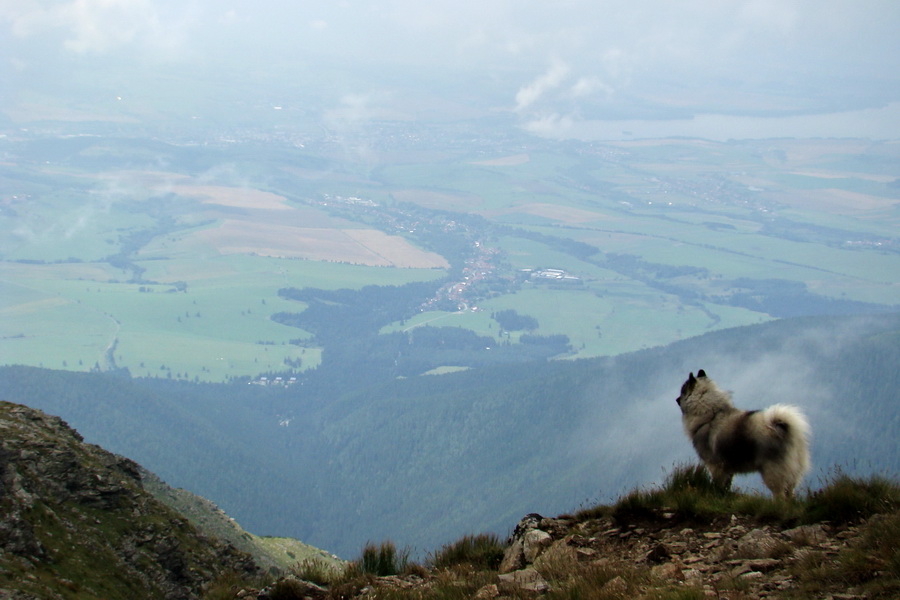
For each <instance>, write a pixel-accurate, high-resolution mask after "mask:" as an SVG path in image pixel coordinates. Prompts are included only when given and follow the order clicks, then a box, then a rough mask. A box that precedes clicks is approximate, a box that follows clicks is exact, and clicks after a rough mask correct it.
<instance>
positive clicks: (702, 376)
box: [697, 369, 706, 379]
mask: <svg viewBox="0 0 900 600" xmlns="http://www.w3.org/2000/svg"><path fill="white" fill-rule="evenodd" d="M697 379H706V371H704V370H703V369H700V370H699V371H697Z"/></svg>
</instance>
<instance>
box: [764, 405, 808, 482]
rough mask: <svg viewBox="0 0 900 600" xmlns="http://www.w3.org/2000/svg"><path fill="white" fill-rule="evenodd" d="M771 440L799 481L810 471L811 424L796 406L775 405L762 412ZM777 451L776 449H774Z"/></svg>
mask: <svg viewBox="0 0 900 600" xmlns="http://www.w3.org/2000/svg"><path fill="white" fill-rule="evenodd" d="M760 417H761V419H762V421H763V422H764V423H765V427H766V429H767V431H768V433H769V436H768V437H769V438H770V440H772V441H773V442H775V444H776V445H777V450H779V451H780V453H783V454H782V456H783V457H784V464H785V466H788V467H789V469H790V470H791V471H793V472H794V473H795V475H796V477H797V480H798V481H799V479H800V478H802V477H803V475H804V474H805V473H806V472H807V471H808V470H809V434H810V428H809V422H808V421H807V420H806V416H805V415H804V414H803V412H802V411H801V410H800V409H799V408H797V407H796V406H790V405H788V404H774V405H772V406H770V407H769V408H767V409H765V410H763V411H761V414H760ZM773 449H775V448H773Z"/></svg>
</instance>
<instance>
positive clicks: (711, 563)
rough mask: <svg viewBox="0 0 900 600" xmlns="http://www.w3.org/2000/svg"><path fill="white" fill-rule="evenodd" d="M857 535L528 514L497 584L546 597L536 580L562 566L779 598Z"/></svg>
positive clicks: (740, 521) (671, 518)
mask: <svg viewBox="0 0 900 600" xmlns="http://www.w3.org/2000/svg"><path fill="white" fill-rule="evenodd" d="M859 528H860V527H859V526H850V525H845V526H842V527H832V526H830V525H827V524H822V523H818V524H814V525H804V526H799V527H792V528H789V529H784V528H781V527H778V526H775V525H766V524H761V523H759V522H757V521H756V520H754V519H751V518H749V517H740V516H737V515H731V516H730V517H728V518H727V519H726V518H717V519H714V520H711V521H710V522H707V523H692V524H691V526H685V524H684V523H681V522H679V521H678V520H677V519H676V515H675V514H674V513H671V512H666V511H658V513H657V514H653V515H648V516H647V517H645V518H644V519H642V521H641V522H640V523H637V522H636V523H631V524H622V523H619V522H616V521H615V520H614V519H612V518H598V519H588V520H583V521H577V520H576V519H574V518H572V517H560V518H543V517H541V516H540V515H535V514H530V515H527V516H526V517H524V518H523V519H522V520H521V521H520V522H519V524H518V525H517V526H516V528H515V530H514V532H513V535H512V536H511V538H510V544H509V547H508V548H507V550H506V553H505V555H504V558H503V562H502V564H501V567H500V573H501V574H500V575H499V578H500V581H501V582H506V583H513V584H515V587H517V588H519V589H521V590H525V591H532V592H544V591H547V590H548V589H550V584H548V583H547V582H546V581H545V580H544V579H543V578H542V577H541V575H540V573H541V572H547V571H553V570H554V569H558V568H559V565H560V564H570V565H571V564H576V563H581V564H582V565H584V566H586V567H588V568H600V569H603V568H609V569H610V570H611V571H615V570H616V569H617V568H620V567H623V566H627V567H628V569H629V570H630V569H633V568H635V567H637V568H639V569H643V570H645V571H646V573H647V574H648V576H649V579H647V582H648V583H647V585H651V586H656V587H665V586H674V587H680V586H683V585H686V586H690V587H693V588H697V589H702V590H703V591H704V593H705V595H706V596H707V597H714V598H715V597H721V592H722V590H728V589H731V590H734V589H738V590H741V591H742V593H743V594H745V595H744V596H741V597H748V598H766V597H771V598H777V597H781V596H783V595H789V593H790V592H791V590H793V589H794V588H795V587H796V586H797V581H796V578H795V575H796V573H797V572H798V569H797V568H795V567H796V565H797V564H798V563H799V562H800V561H802V560H804V558H805V557H807V556H810V555H813V554H814V555H816V556H818V557H822V559H823V560H829V559H833V558H834V557H835V556H837V555H838V553H839V552H840V551H841V550H842V549H846V548H848V547H850V546H852V543H853V540H854V539H856V538H858V534H859ZM504 573H505V574H504ZM606 585H607V586H613V587H614V586H619V587H622V588H623V589H622V590H619V591H616V590H612V589H608V590H606V591H607V592H609V595H610V596H612V597H615V596H618V595H624V594H626V589H625V588H626V587H627V586H626V583H625V581H624V579H623V578H622V577H615V578H612V579H611V580H610V581H609V582H608V583H607V584H606ZM842 591H844V592H846V590H842ZM845 596H846V597H853V598H857V597H858V598H862V597H864V596H854V595H853V594H849V595H847V594H845ZM494 597H500V595H497V596H494Z"/></svg>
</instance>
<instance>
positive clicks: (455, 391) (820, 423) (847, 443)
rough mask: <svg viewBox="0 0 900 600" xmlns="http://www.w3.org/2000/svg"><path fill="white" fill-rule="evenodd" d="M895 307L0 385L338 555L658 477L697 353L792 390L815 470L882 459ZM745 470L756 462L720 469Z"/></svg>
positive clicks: (744, 482) (675, 435) (435, 541)
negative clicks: (434, 363)
mask: <svg viewBox="0 0 900 600" xmlns="http://www.w3.org/2000/svg"><path fill="white" fill-rule="evenodd" d="M898 364H900V315H896V314H886V315H869V316H861V317H805V318H797V319H784V320H776V321H772V322H768V323H765V324H761V325H754V326H748V327H740V328H733V329H727V330H721V331H716V332H713V333H710V334H707V335H703V336H699V337H696V338H691V339H688V340H684V341H680V342H677V343H675V344H671V345H669V346H665V347H659V348H651V349H648V350H643V351H640V352H636V353H631V354H625V355H620V356H617V357H613V358H605V359H585V360H573V361H538V362H533V363H528V364H518V365H500V366H496V367H491V368H477V369H470V370H468V371H464V372H456V373H449V374H445V375H427V376H419V377H409V378H405V379H404V378H395V379H385V380H381V381H376V382H371V381H369V382H367V383H366V384H365V385H360V386H358V387H355V388H348V386H347V381H346V379H344V380H336V381H329V379H328V378H311V379H309V380H308V381H307V382H306V383H305V384H303V385H296V386H291V387H289V388H278V389H273V388H263V387H261V386H250V385H209V384H206V385H204V384H188V383H183V382H173V381H166V380H161V379H160V380H134V379H128V378H116V377H112V376H109V375H102V374H87V373H68V372H62V371H48V370H41V369H34V368H24V367H8V368H3V369H0V397H4V398H7V399H9V400H14V401H16V402H21V403H24V404H28V405H30V406H35V407H39V408H42V409H44V410H47V411H49V412H53V413H56V414H60V415H62V416H63V417H64V418H66V419H67V420H68V421H70V422H71V423H73V425H75V426H76V427H78V429H79V430H80V431H82V432H83V433H84V435H85V436H86V437H87V438H88V439H90V440H91V441H93V442H96V443H100V444H102V445H103V446H104V447H108V448H110V449H112V450H113V451H115V452H118V453H121V454H123V455H126V456H129V457H131V458H132V459H134V460H137V461H139V462H140V463H141V464H144V465H146V466H147V467H148V468H150V469H151V470H153V471H154V472H156V473H158V474H159V475H160V476H161V477H162V478H163V479H165V480H166V481H168V482H170V483H172V484H174V485H176V486H179V487H183V488H188V489H190V490H191V491H192V492H194V493H198V494H200V495H202V496H204V497H207V498H211V499H213V500H215V502H216V503H217V504H218V505H220V506H222V508H223V509H224V510H225V511H226V512H227V513H228V514H231V515H233V516H234V517H235V518H237V519H238V521H240V522H241V523H242V524H243V525H244V526H245V527H247V528H248V529H249V530H250V531H253V532H254V533H256V534H263V535H289V536H291V537H295V538H298V539H302V540H303V541H304V542H307V543H310V544H313V545H315V546H317V547H320V548H326V549H327V550H329V551H332V552H336V553H337V554H339V555H341V556H344V557H348V558H352V557H355V556H356V555H357V554H358V552H359V551H360V549H361V548H362V546H363V545H364V544H365V543H366V542H367V541H372V540H376V541H377V540H380V539H387V538H390V539H392V540H393V541H394V542H396V543H398V544H399V545H401V546H409V547H410V548H412V550H413V551H414V552H415V553H423V552H428V551H431V550H433V549H435V548H437V547H438V546H439V545H441V544H443V543H445V542H447V541H449V540H452V539H456V538H458V537H459V535H461V534H464V533H466V532H481V531H493V532H499V533H501V534H505V533H507V532H508V531H509V530H510V528H512V527H513V526H514V525H515V523H516V521H517V520H518V519H519V518H520V517H521V516H522V515H523V514H527V513H529V512H535V511H537V512H541V513H542V514H559V513H561V512H565V511H569V510H572V509H575V508H577V507H578V506H579V505H583V504H585V503H589V502H594V501H597V500H601V501H602V500H609V499H612V498H615V497H616V496H617V495H619V494H620V493H621V492H623V491H625V490H628V489H632V488H633V487H635V486H642V485H650V484H652V483H653V482H656V481H659V480H660V478H661V477H663V475H664V473H665V472H666V471H667V470H670V469H671V468H672V467H673V465H676V464H680V463H683V462H692V461H694V460H695V458H694V456H693V453H692V450H691V448H690V445H689V443H688V441H687V440H686V439H685V438H684V435H683V433H682V430H681V423H680V416H679V412H678V409H677V406H676V405H675V396H676V395H677V391H678V388H679V387H680V385H681V383H682V381H683V379H684V377H685V376H686V375H687V373H688V371H695V372H696V370H697V369H699V368H703V369H705V370H706V371H707V373H709V374H710V376H711V377H713V378H714V379H716V381H717V382H718V383H719V384H720V385H722V386H723V387H725V388H728V389H731V390H733V392H734V399H735V403H736V405H738V406H740V407H744V408H759V407H763V406H766V405H769V404H773V403H776V402H788V403H792V404H797V405H799V406H800V407H801V408H803V410H804V411H806V413H807V415H808V416H809V419H810V421H811V423H812V427H813V445H812V452H813V463H814V470H813V472H812V473H811V475H810V477H809V478H808V479H807V481H806V484H807V485H809V486H811V487H813V488H816V487H817V486H819V485H821V482H822V481H823V480H824V479H826V478H827V477H828V476H829V474H830V472H831V471H833V470H835V469H841V470H843V471H846V472H851V473H855V474H868V473H888V474H896V473H897V472H900V447H898V446H897V444H896V439H897V437H898V433H900V415H898V413H897V410H896V405H895V403H896V390H897V389H900V371H898V369H897V365H898ZM737 484H738V485H739V486H744V487H746V486H751V487H752V486H756V485H758V477H753V476H747V477H744V478H742V479H740V480H739V481H738V482H737Z"/></svg>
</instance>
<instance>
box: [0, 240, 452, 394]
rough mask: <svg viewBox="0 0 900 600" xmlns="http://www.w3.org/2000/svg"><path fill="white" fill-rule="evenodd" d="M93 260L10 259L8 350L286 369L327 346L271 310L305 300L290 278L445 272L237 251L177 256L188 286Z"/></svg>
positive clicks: (50, 362) (19, 357)
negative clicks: (139, 277) (118, 273)
mask: <svg viewBox="0 0 900 600" xmlns="http://www.w3.org/2000/svg"><path fill="white" fill-rule="evenodd" d="M89 267H90V266H89V265H85V264H77V265H22V264H18V263H4V264H2V265H0V285H2V290H3V291H4V294H3V298H4V306H3V308H2V309H0V316H2V320H0V323H2V330H0V360H2V361H3V362H4V363H5V364H29V365H38V366H44V367H46V368H56V369H59V368H64V369H75V370H89V369H93V368H100V369H108V368H111V367H112V366H113V365H115V366H117V367H119V368H122V367H126V368H128V369H129V370H130V372H131V373H132V375H134V376H150V377H169V376H171V377H176V378H186V379H194V378H195V377H196V378H198V379H200V380H205V381H222V380H225V379H227V378H228V377H235V376H252V375H256V374H258V373H263V372H268V371H281V370H285V369H287V368H288V367H286V366H285V362H284V361H285V359H288V360H291V361H296V360H297V359H299V360H300V361H302V363H301V364H302V366H301V367H300V368H298V369H297V370H301V369H308V368H313V367H315V366H316V365H317V364H318V363H319V355H320V349H319V348H316V347H301V346H298V345H295V344H291V343H290V341H291V340H303V339H307V338H309V334H308V333H306V332H304V331H302V330H299V329H296V328H293V327H287V326H284V325H279V324H277V323H275V322H273V321H271V320H270V319H269V317H270V316H271V315H272V314H273V313H276V312H279V311H286V310H289V311H297V310H300V309H301V308H302V307H299V306H298V305H297V303H296V302H289V301H286V300H284V299H282V298H280V297H278V295H277V291H278V290H279V289H280V288H283V287H291V286H296V287H305V286H311V287H321V288H325V289H338V288H357V287H361V286H363V285H370V284H380V285H388V284H390V285H399V284H403V283H407V282H409V281H417V280H422V279H429V278H433V277H435V276H437V275H439V274H440V273H439V272H436V271H434V270H417V269H383V268H375V267H362V266H356V265H341V264H327V263H321V262H312V261H284V260H281V261H279V260H276V259H268V258H260V257H248V256H234V257H222V258H219V259H216V260H210V261H202V262H199V263H197V264H193V265H190V264H184V263H179V264H174V265H169V267H171V270H172V271H173V272H175V273H177V275H178V276H179V279H177V280H173V281H184V282H185V283H186V289H185V291H183V292H182V291H176V288H175V287H174V286H173V285H172V284H157V285H149V284H134V283H120V282H110V281H109V279H108V278H109V277H111V276H114V275H115V272H114V271H111V270H109V269H105V268H104V267H103V266H102V265H97V266H94V267H93V268H92V269H90V268H89ZM156 267H157V268H160V269H161V268H163V266H162V265H156ZM191 270H193V271H194V274H193V276H191V273H190V271H191ZM85 275H89V276H92V277H94V279H87V278H85ZM110 352H112V358H113V359H114V363H113V362H111V361H110Z"/></svg>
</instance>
